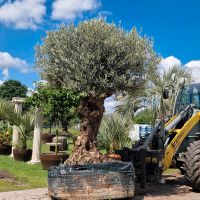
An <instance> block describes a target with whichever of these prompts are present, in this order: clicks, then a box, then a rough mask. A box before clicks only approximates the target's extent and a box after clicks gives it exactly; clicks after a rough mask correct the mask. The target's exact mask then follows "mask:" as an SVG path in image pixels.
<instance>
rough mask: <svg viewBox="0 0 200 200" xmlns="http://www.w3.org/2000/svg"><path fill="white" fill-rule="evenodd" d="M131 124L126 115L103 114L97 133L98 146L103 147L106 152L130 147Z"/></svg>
mask: <svg viewBox="0 0 200 200" xmlns="http://www.w3.org/2000/svg"><path fill="white" fill-rule="evenodd" d="M131 125H132V123H131V122H130V120H128V118H126V117H122V116H120V115H117V114H114V115H107V116H104V117H103V120H102V123H101V126H100V129H99V134H98V143H99V146H100V147H102V148H105V149H106V150H107V152H109V151H113V150H117V149H122V148H123V147H130V146H131V143H132V142H131V139H130V138H129V133H130V129H131Z"/></svg>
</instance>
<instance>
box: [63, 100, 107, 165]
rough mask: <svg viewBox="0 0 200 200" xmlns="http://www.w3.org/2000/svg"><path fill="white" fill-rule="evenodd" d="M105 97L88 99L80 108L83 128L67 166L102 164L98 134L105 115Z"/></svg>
mask: <svg viewBox="0 0 200 200" xmlns="http://www.w3.org/2000/svg"><path fill="white" fill-rule="evenodd" d="M104 99H105V98H103V97H94V96H89V97H86V98H85V99H84V100H83V102H82V104H81V107H80V114H81V127H80V134H79V136H78V138H77V141H76V143H75V148H74V150H73V152H72V154H71V155H70V157H69V158H68V159H67V160H66V162H65V164H70V165H71V164H83V163H96V162H102V161H103V159H104V157H103V155H102V154H101V153H100V152H99V151H98V149H97V133H98V130H99V127H100V124H101V120H102V117H103V113H104V110H105V109H104Z"/></svg>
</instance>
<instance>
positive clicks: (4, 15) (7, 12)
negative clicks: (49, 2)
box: [0, 0, 46, 29]
mask: <svg viewBox="0 0 200 200" xmlns="http://www.w3.org/2000/svg"><path fill="white" fill-rule="evenodd" d="M45 1H46V0H15V1H10V0H8V1H6V3H4V4H3V5H1V6H0V22H1V23H3V24H5V25H7V26H12V27H14V28H16V29H37V28H38V25H39V24H40V23H42V21H43V18H44V16H45V13H46V6H45Z"/></svg>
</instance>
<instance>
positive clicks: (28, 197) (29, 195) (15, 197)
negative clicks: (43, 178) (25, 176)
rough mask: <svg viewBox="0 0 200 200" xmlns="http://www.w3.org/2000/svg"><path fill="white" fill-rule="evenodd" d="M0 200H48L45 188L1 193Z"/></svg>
mask: <svg viewBox="0 0 200 200" xmlns="http://www.w3.org/2000/svg"><path fill="white" fill-rule="evenodd" d="M0 200H50V198H49V197H48V195H47V189H46V188H39V189H33V190H21V191H14V192H1V193H0Z"/></svg>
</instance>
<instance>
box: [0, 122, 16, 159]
mask: <svg viewBox="0 0 200 200" xmlns="http://www.w3.org/2000/svg"><path fill="white" fill-rule="evenodd" d="M12 132H13V130H12V127H9V124H8V123H7V122H5V121H3V120H1V121H0V155H10V154H11V150H12V146H11V141H12Z"/></svg>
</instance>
